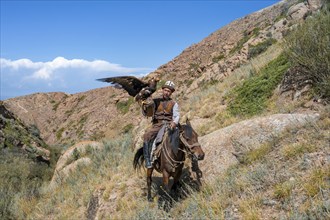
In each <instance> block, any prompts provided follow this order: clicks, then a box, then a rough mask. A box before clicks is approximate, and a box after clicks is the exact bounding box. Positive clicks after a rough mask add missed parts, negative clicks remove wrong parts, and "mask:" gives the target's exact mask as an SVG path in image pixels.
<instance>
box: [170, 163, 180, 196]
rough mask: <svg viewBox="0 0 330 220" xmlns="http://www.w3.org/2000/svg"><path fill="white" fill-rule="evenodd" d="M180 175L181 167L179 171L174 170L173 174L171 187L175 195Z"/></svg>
mask: <svg viewBox="0 0 330 220" xmlns="http://www.w3.org/2000/svg"><path fill="white" fill-rule="evenodd" d="M181 175H182V167H180V168H179V169H177V170H176V173H175V174H174V177H173V185H172V189H171V190H173V191H174V192H175V193H176V191H177V189H178V187H179V186H180V182H179V180H180V177H181Z"/></svg>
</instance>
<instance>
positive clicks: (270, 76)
mask: <svg viewBox="0 0 330 220" xmlns="http://www.w3.org/2000/svg"><path fill="white" fill-rule="evenodd" d="M289 67H290V63H289V62H288V59H287V57H286V56H285V55H283V54H282V55H280V56H279V57H277V58H276V59H275V60H273V61H271V62H270V63H269V64H268V65H267V66H266V67H265V68H263V69H261V70H260V72H259V73H258V74H257V75H255V76H252V77H251V78H249V79H247V80H246V81H244V82H243V84H242V85H241V86H238V87H236V88H235V89H234V90H233V91H232V92H231V94H230V95H229V98H230V99H231V100H230V101H229V105H228V110H229V112H230V113H231V114H232V115H235V116H237V115H241V116H252V115H256V114H258V113H260V112H261V111H262V110H263V109H264V108H265V107H266V101H267V99H268V98H269V97H270V96H271V95H272V93H273V90H274V89H275V88H276V86H277V85H278V84H279V83H280V82H281V80H282V76H283V74H284V73H285V71H286V70H287V69H288V68H289ZM227 98H228V97H227Z"/></svg>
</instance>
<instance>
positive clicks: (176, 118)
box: [171, 103, 180, 128]
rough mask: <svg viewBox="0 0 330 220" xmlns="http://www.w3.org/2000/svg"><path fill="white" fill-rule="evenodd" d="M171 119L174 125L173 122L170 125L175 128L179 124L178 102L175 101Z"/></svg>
mask: <svg viewBox="0 0 330 220" xmlns="http://www.w3.org/2000/svg"><path fill="white" fill-rule="evenodd" d="M172 120H173V122H174V123H175V125H174V124H173V123H171V127H172V128H175V127H176V126H177V125H178V124H179V120H180V109H179V105H178V103H175V104H174V106H173V119H172Z"/></svg>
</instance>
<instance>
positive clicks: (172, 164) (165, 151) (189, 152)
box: [162, 133, 200, 168]
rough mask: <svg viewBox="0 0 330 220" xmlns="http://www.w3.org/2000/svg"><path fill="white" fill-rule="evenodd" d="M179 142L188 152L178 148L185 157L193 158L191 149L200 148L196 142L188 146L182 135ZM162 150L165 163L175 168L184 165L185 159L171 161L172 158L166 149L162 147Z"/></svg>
mask: <svg viewBox="0 0 330 220" xmlns="http://www.w3.org/2000/svg"><path fill="white" fill-rule="evenodd" d="M180 140H181V141H182V143H183V145H184V146H185V148H187V147H188V148H189V150H184V149H180V148H179V150H180V151H182V152H184V153H185V154H187V155H193V156H194V154H193V153H191V151H190V149H192V148H194V147H197V146H200V144H199V143H198V142H196V143H193V144H189V143H188V142H187V140H186V139H185V138H184V136H183V134H182V133H181V134H180ZM162 149H163V150H164V156H165V158H166V159H167V161H168V162H169V163H170V164H171V166H172V167H174V168H177V167H178V166H179V164H182V163H184V161H185V157H184V159H183V160H181V161H178V160H175V159H173V158H172V157H171V156H170V154H169V152H168V149H167V147H164V146H163V147H162Z"/></svg>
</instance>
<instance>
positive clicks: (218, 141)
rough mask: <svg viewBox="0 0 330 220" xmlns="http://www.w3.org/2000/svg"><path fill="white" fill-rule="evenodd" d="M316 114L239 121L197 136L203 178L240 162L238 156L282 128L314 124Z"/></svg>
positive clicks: (271, 138)
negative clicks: (202, 158) (199, 136)
mask: <svg viewBox="0 0 330 220" xmlns="http://www.w3.org/2000/svg"><path fill="white" fill-rule="evenodd" d="M318 119H319V115H318V114H276V115H270V116H266V117H260V118H254V119H250V120H246V121H242V122H239V123H236V124H233V125H230V126H228V127H226V128H223V129H220V130H217V131H214V132H212V133H210V134H207V135H205V136H203V137H201V138H200V143H201V145H202V147H203V149H204V151H205V160H203V161H200V163H199V166H200V169H201V170H202V171H203V173H204V176H205V177H206V179H212V178H214V177H215V176H217V175H220V174H221V173H223V172H224V171H225V170H226V169H227V168H228V167H230V166H231V165H234V164H237V163H238V162H239V158H238V157H239V155H240V154H242V153H246V152H247V151H249V150H253V149H256V148H258V147H260V145H262V144H264V143H267V142H270V141H272V140H273V139H274V138H276V137H278V136H279V135H280V134H281V133H283V132H285V131H290V130H294V129H299V128H300V127H302V126H304V125H306V124H309V123H315V122H316V121H317V120H318Z"/></svg>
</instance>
